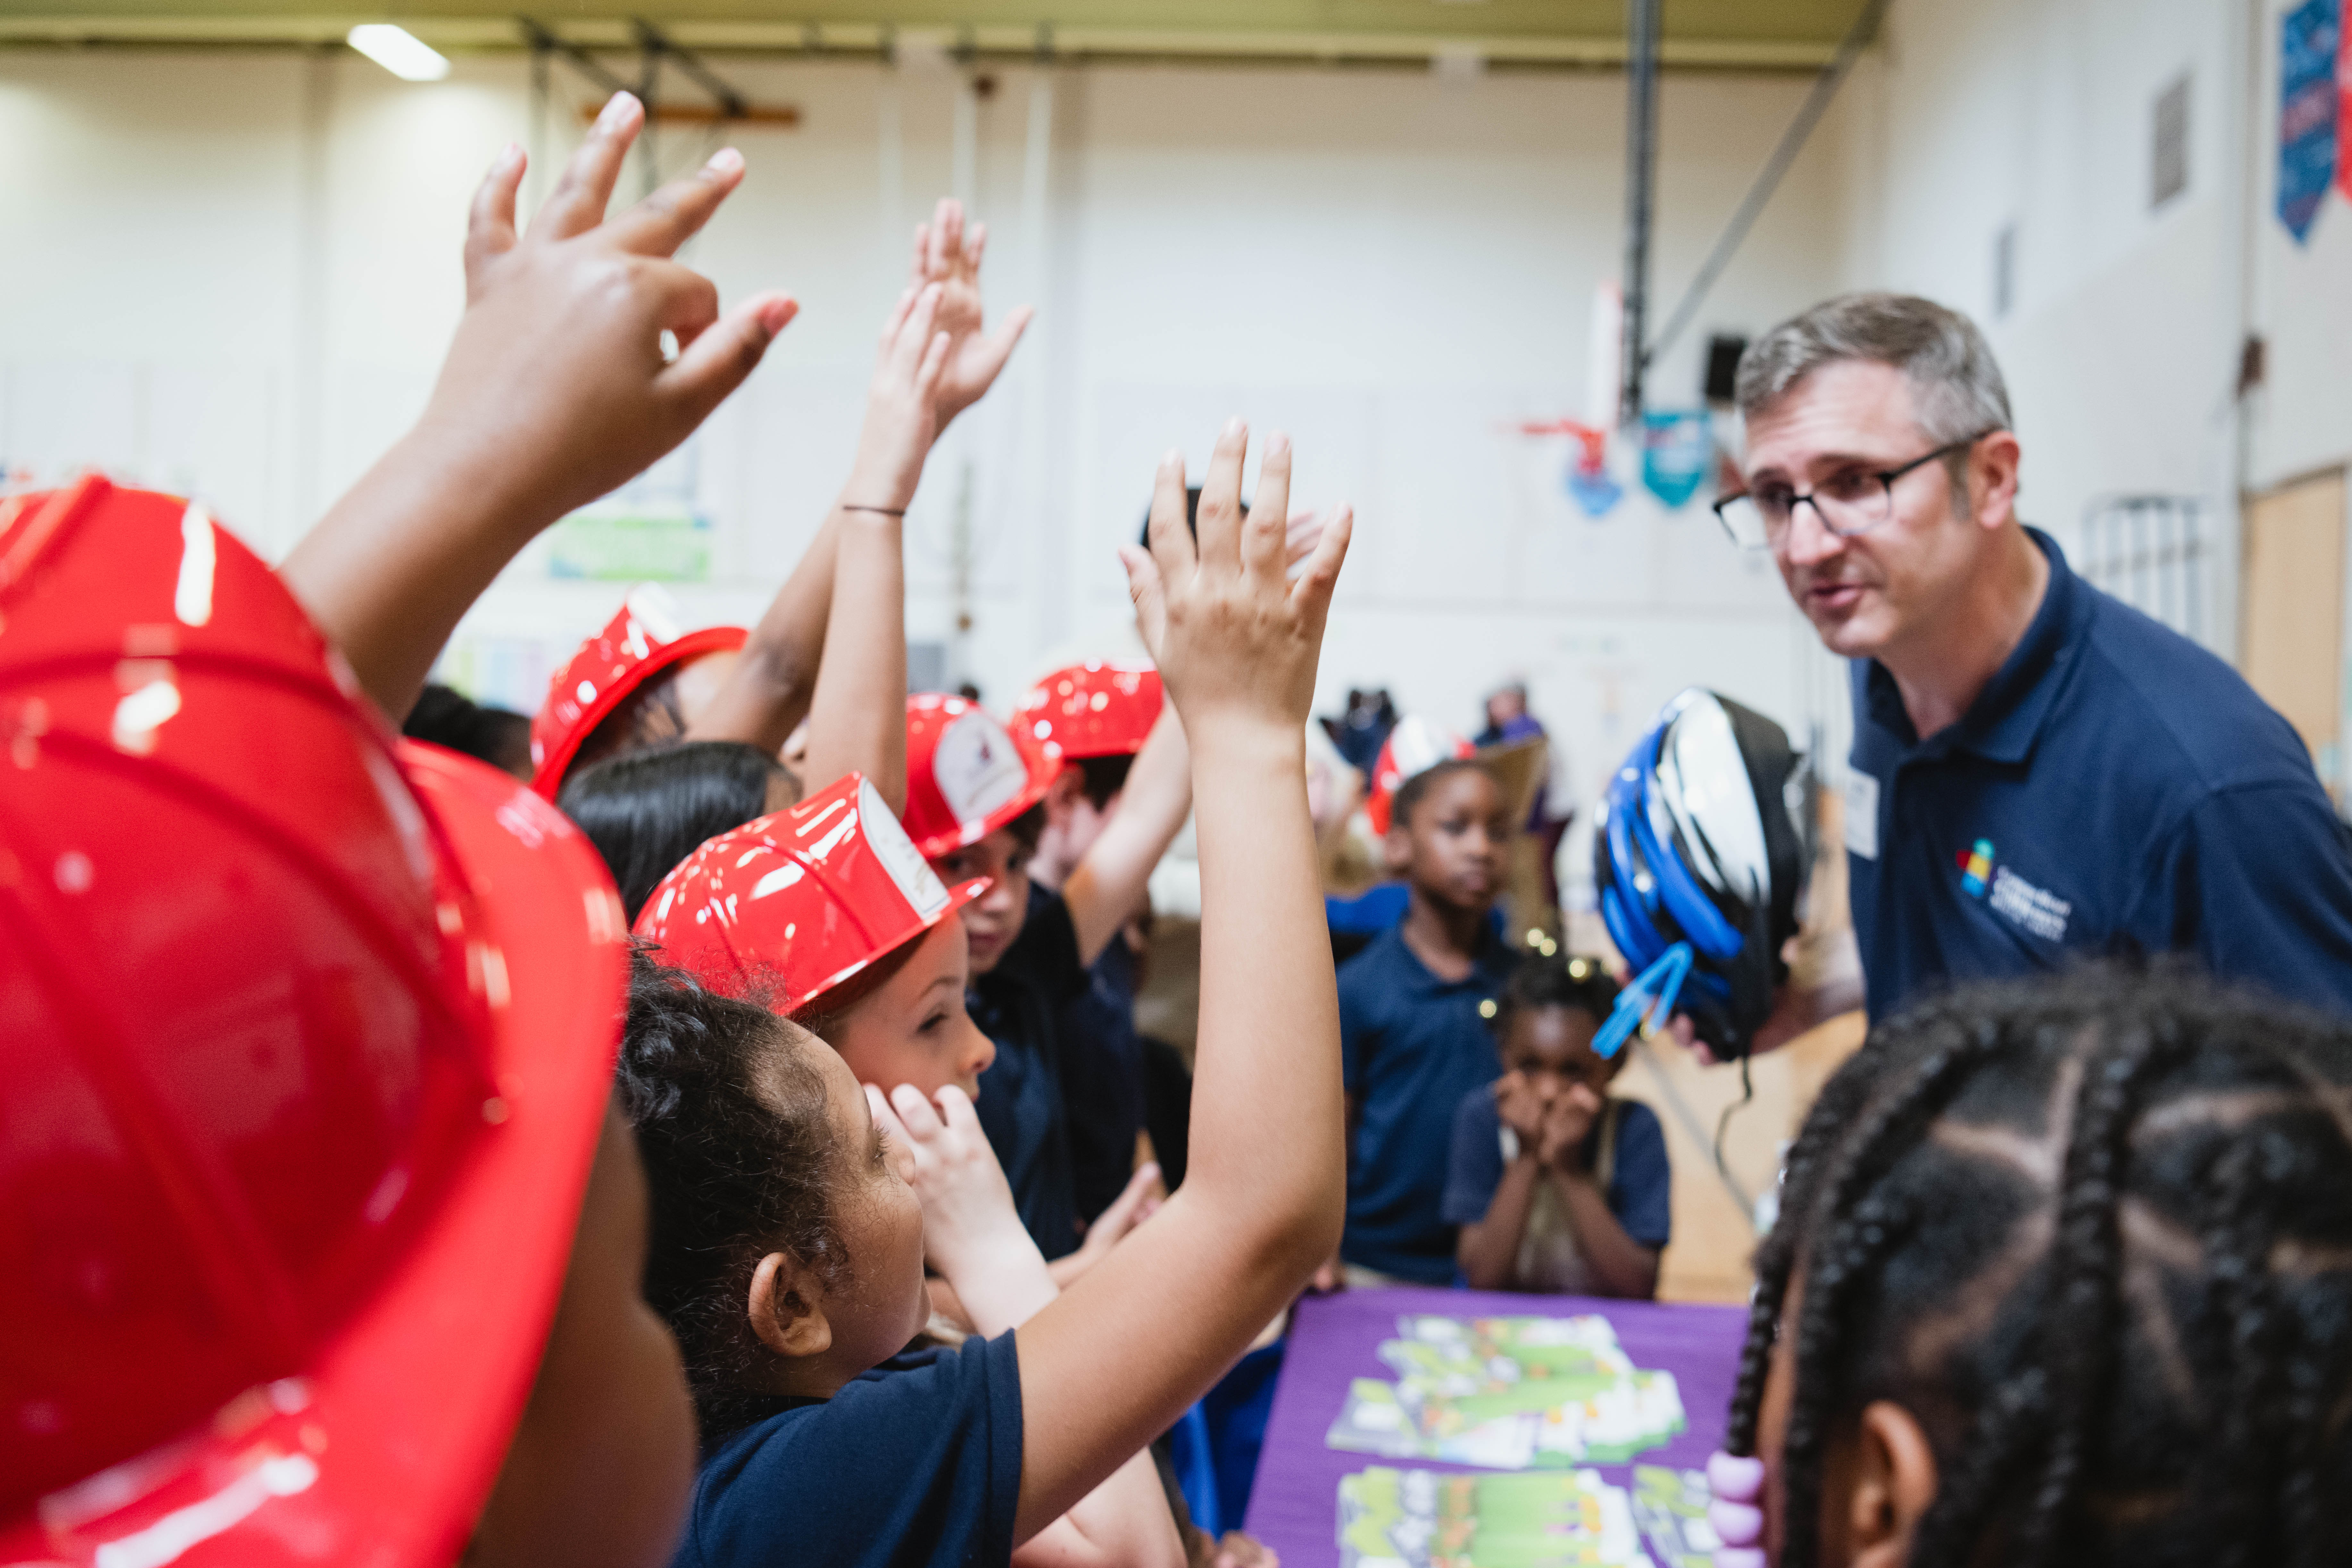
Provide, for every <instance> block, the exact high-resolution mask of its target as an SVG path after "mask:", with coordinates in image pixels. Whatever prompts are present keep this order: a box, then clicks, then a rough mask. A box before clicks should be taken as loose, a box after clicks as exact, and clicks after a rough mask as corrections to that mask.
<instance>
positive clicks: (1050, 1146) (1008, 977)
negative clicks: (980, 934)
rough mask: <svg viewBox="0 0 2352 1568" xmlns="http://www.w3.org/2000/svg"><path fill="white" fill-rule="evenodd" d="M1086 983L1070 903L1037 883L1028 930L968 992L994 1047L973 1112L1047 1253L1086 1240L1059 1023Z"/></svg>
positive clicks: (1056, 1254) (1059, 1253)
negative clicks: (1080, 1228)
mask: <svg viewBox="0 0 2352 1568" xmlns="http://www.w3.org/2000/svg"><path fill="white" fill-rule="evenodd" d="M1087 984H1088V976H1087V970H1086V966H1085V965H1084V964H1082V963H1079V962H1078V932H1077V927H1076V924H1075V923H1073V921H1071V919H1070V906H1069V905H1067V904H1066V903H1064V902H1063V901H1062V896H1061V895H1060V894H1059V893H1049V892H1047V891H1046V890H1045V889H1043V888H1040V887H1036V886H1034V884H1033V885H1032V886H1031V888H1030V889H1029V907H1028V910H1027V912H1026V913H1025V914H1024V916H1023V919H1022V925H1021V934H1020V935H1018V936H1016V937H1014V938H1013V945H1012V946H1010V947H1008V948H1006V949H1005V950H1004V956H1003V957H1002V958H1000V959H998V960H997V961H996V967H995V968H993V969H992V970H990V971H989V972H988V973H985V974H976V975H974V976H972V981H971V989H970V990H969V991H968V992H967V993H966V994H965V1002H966V1005H968V1006H969V1007H970V1008H971V1021H972V1022H973V1023H974V1024H977V1025H978V1026H980V1029H981V1032H982V1034H985V1035H986V1036H987V1037H989V1038H990V1039H991V1040H993V1041H994V1042H995V1043H996V1060H995V1062H994V1063H993V1064H992V1065H991V1067H990V1068H989V1069H988V1070H987V1071H986V1072H984V1073H982V1074H981V1075H980V1099H979V1100H978V1102H977V1103H976V1104H974V1105H973V1107H972V1110H973V1111H974V1112H975V1113H976V1114H977V1115H978V1116H979V1118H980V1127H981V1131H983V1132H985V1133H987V1134H988V1142H989V1147H991V1148H992V1149H993V1150H995V1151H996V1163H998V1164H1000V1165H1003V1167H1004V1179H1005V1181H1006V1183H1007V1184H1009V1185H1011V1187H1012V1188H1013V1207H1015V1208H1017V1209H1019V1210H1020V1211H1021V1223H1022V1224H1023V1225H1024V1226H1027V1227H1028V1230H1029V1235H1030V1237H1031V1239H1033V1240H1034V1241H1035V1242H1036V1243H1037V1250H1038V1251H1040V1252H1042V1253H1044V1254H1045V1256H1046V1258H1049V1259H1050V1258H1062V1257H1065V1256H1066V1255H1068V1254H1070V1253H1073V1252H1076V1250H1077V1249H1078V1242H1079V1240H1080V1236H1079V1231H1078V1206H1077V1183H1076V1174H1075V1172H1074V1168H1073V1166H1072V1164H1071V1160H1070V1132H1069V1112H1068V1109H1067V1106H1066V1102H1065V1100H1064V1099H1063V1087H1062V1068H1063V1057H1064V1042H1063V1039H1062V1036H1061V1030H1060V1028H1059V1026H1058V1024H1059V1019H1060V1016H1061V1014H1062V1011H1063V1009H1064V1008H1066V1007H1067V1006H1068V1005H1070V1003H1071V1002H1073V1001H1075V1000H1076V998H1078V997H1080V996H1083V995H1085V994H1086V991H1087Z"/></svg>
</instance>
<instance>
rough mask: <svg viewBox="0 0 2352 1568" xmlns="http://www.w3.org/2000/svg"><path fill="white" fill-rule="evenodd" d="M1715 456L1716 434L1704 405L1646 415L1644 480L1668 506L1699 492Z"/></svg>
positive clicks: (1643, 453) (1643, 439) (1653, 492)
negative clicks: (1668, 412)
mask: <svg viewBox="0 0 2352 1568" xmlns="http://www.w3.org/2000/svg"><path fill="white" fill-rule="evenodd" d="M1714 456H1715V433H1714V429H1713V427H1712V425H1711V423H1710V422H1709V420H1708V418H1707V416H1706V409H1704V408H1692V409H1685V410H1682V411H1680V412H1677V413H1672V414H1661V413H1654V412H1653V413H1647V414H1644V415H1643V416H1642V483H1643V487H1644V488H1646V489H1648V490H1649V492H1650V493H1651V494H1652V495H1654V496H1655V497H1657V498H1658V500H1660V501H1661V502H1663V503H1664V505H1665V506H1666V507H1667V508H1669V509H1673V508H1676V507H1681V506H1686V505H1688V504H1689V502H1690V499H1691V497H1693V496H1695V495H1696V494H1698V487H1699V485H1700V484H1701V483H1702V482H1703V481H1704V480H1705V479H1706V470H1707V465H1708V463H1709V462H1710V461H1711V460H1712V459H1713V458H1714Z"/></svg>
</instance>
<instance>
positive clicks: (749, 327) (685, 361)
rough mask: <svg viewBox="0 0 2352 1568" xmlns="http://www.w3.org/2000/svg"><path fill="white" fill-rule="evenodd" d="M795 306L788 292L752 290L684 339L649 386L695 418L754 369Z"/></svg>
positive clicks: (720, 400)
mask: <svg viewBox="0 0 2352 1568" xmlns="http://www.w3.org/2000/svg"><path fill="white" fill-rule="evenodd" d="M800 309H801V308H800V303H799V301H797V300H794V299H793V298H792V296H791V295H789V294H778V293H768V294H758V295H754V296H753V297H752V298H751V299H749V300H745V301H743V303H741V304H740V305H738V306H736V307H735V309H734V310H730V311H729V312H728V313H727V314H726V315H725V316H723V317H721V318H720V319H719V321H717V322H716V323H715V324H713V325H712V326H710V327H709V328H708V329H706V330H704V331H701V332H699V333H698V334H696V336H695V339H694V341H693V342H690V343H686V344H685V346H684V347H683V348H682V349H681V350H680V351H679V353H678V356H677V363H675V364H672V365H670V366H669V367H667V369H665V370H664V371H663V372H662V373H661V374H660V375H659V376H658V377H656V380H655V386H656V389H657V390H659V391H660V392H661V393H662V394H664V395H667V396H668V397H669V398H671V399H673V400H674V401H675V402H677V404H678V405H679V406H680V407H681V409H682V410H683V411H684V413H685V414H686V416H688V418H690V419H692V420H693V421H694V422H695V423H697V424H699V423H701V421H702V419H703V418H704V416H707V415H709V412H710V411H711V410H712V409H714V408H716V407H718V406H719V404H721V403H723V402H725V401H726V398H727V395H728V394H729V393H730V392H732V391H734V390H735V389H736V388H737V387H739V386H740V385H742V384H743V379H744V377H746V376H748V375H750V374H751V373H752V372H753V371H754V370H757V369H758V368H759V366H760V359H761V355H763V354H765V353H767V352H768V345H769V344H770V343H771V342H774V341H775V337H776V334H777V333H778V332H781V331H783V330H784V326H785V323H787V322H789V321H791V320H792V319H793V317H794V316H796V315H798V314H800ZM680 341H681V342H684V340H683V339H681V340H680Z"/></svg>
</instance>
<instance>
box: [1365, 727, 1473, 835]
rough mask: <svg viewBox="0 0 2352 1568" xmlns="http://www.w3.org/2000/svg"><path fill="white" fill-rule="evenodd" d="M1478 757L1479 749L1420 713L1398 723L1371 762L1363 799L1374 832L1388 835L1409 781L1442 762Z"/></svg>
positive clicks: (1366, 814)
mask: <svg viewBox="0 0 2352 1568" xmlns="http://www.w3.org/2000/svg"><path fill="white" fill-rule="evenodd" d="M1476 754H1477V752H1476V748H1475V747H1474V746H1472V745H1471V744H1470V742H1467V741H1465V740H1464V739H1463V738H1462V737H1461V736H1459V735H1456V734H1454V733H1453V732H1452V731H1447V730H1441V729H1439V728H1438V727H1437V726H1436V725H1434V724H1433V723H1431V722H1430V721H1428V720H1426V719H1423V718H1422V717H1421V716H1420V715H1418V714H1412V713H1408V714H1406V715H1405V716H1404V717H1403V718H1402V719H1400V720H1398V721H1397V723H1396V728H1395V729H1393V730H1391V731H1389V738H1388V740H1387V741H1386V742H1382V744H1381V754H1380V757H1379V758H1378V760H1376V761H1375V762H1374V763H1372V779H1371V786H1370V791H1369V793H1368V794H1367V795H1365V798H1364V815H1365V816H1369V817H1370V818H1371V823H1372V831H1373V832H1374V833H1380V834H1385V833H1387V832H1388V830H1389V821H1390V813H1391V811H1393V810H1394V809H1395V806H1396V796H1397V791H1399V790H1401V789H1402V788H1404V786H1405V784H1407V782H1409V781H1410V780H1412V779H1413V778H1414V777H1416V776H1418V775H1419V774H1422V773H1427V772H1428V771H1429V770H1430V769H1432V768H1433V767H1435V766H1436V765H1437V764H1438V763H1450V762H1454V761H1456V760H1458V759H1461V758H1466V757H1471V756H1475V755H1476Z"/></svg>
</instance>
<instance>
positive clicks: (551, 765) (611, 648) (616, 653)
mask: <svg viewBox="0 0 2352 1568" xmlns="http://www.w3.org/2000/svg"><path fill="white" fill-rule="evenodd" d="M750 636H751V634H750V633H749V632H747V631H745V630H744V629H743V628H742V627H741V626H705V627H703V628H702V629H701V630H699V631H692V632H681V631H680V630H678V626H677V605H675V604H673V603H672V602H671V600H670V597H669V595H667V594H666V593H664V592H662V591H661V590H660V589H659V588H657V587H656V586H654V585H653V584H650V583H647V584H640V585H638V586H637V587H635V588H633V589H631V590H630V591H629V596H628V598H627V599H626V600H625V601H624V602H623V603H622V605H621V607H620V609H619V610H618V611H616V612H615V613H614V616H613V618H612V619H611V620H610V621H608V622H606V623H605V625H604V630H603V631H601V632H598V633H597V634H596V635H595V636H594V637H590V638H589V639H588V640H587V641H586V642H584V643H582V644H581V645H580V647H579V649H578V651H576V652H575V653H573V654H572V658H571V660H570V661H569V662H568V663H566V664H565V665H564V667H563V668H562V669H559V670H557V671H556V672H555V679H552V680H551V681H549V682H548V684H547V700H546V701H544V702H542V703H541V704H540V706H539V712H538V714H537V715H536V716H535V717H534V718H533V719H532V720H531V721H530V765H531V777H530V787H531V788H533V789H535V790H537V791H538V792H539V793H540V794H541V795H543V796H545V797H546V798H547V799H549V800H553V799H554V798H555V796H556V794H557V792H559V791H560V790H562V788H563V775H564V774H565V773H569V772H570V771H571V769H572V758H574V757H576V756H578V755H579V754H580V747H581V744H582V742H585V741H586V740H587V739H588V737H589V736H591V735H593V734H594V733H595V732H596V726H597V725H599V724H602V723H603V722H604V721H605V720H607V719H609V718H611V717H612V716H613V710H614V709H616V708H618V707H620V705H621V704H622V703H624V702H625V701H627V700H629V698H630V697H632V696H634V695H635V693H637V692H639V691H641V690H643V689H645V687H646V683H647V682H648V681H650V680H652V679H655V678H656V676H659V675H661V674H662V673H663V672H665V671H667V670H671V669H675V668H677V667H678V666H679V665H681V664H684V663H685V662H686V661H687V660H688V659H690V658H701V657H702V656H703V655H704V654H706V653H732V652H733V651H734V650H735V649H737V648H740V647H742V646H743V644H744V642H745V641H746V640H747V639H748V638H749V637H750Z"/></svg>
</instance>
